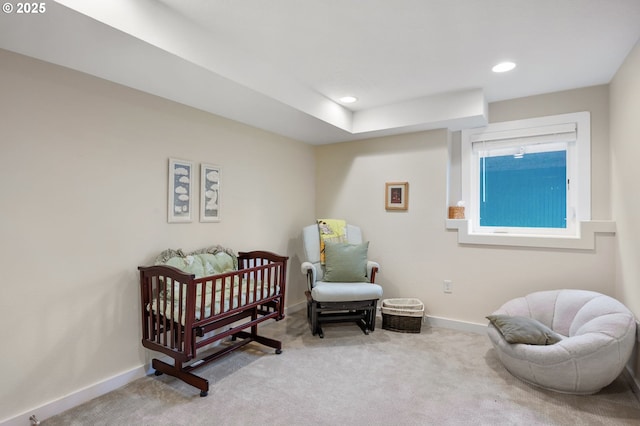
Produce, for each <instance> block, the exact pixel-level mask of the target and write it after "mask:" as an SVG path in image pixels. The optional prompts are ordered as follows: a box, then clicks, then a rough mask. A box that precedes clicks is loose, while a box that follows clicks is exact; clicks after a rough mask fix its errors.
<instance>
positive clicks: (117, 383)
mask: <svg viewBox="0 0 640 426" xmlns="http://www.w3.org/2000/svg"><path fill="white" fill-rule="evenodd" d="M305 308H306V302H304V301H303V302H300V303H296V304H294V305H292V306H289V307H287V308H285V314H291V313H294V312H297V311H300V310H302V309H305ZM169 359H170V358H167V360H169ZM152 372H153V370H152V369H151V367H150V365H146V366H140V367H136V368H134V369H132V370H129V371H126V372H124V373H122V374H119V375H117V376H114V377H111V378H109V379H106V380H103V381H102V382H99V383H96V384H94V385H91V386H88V387H86V388H84V389H80V390H78V391H76V392H73V393H72V394H69V395H67V396H64V397H62V398H59V399H57V400H55V401H51V402H49V403H47V404H44V405H42V406H40V407H35V408H33V409H31V410H28V411H26V412H24V413H22V414H18V415H17V416H15V417H13V418H8V419H3V420H0V426H30V425H31V421H30V420H29V418H30V417H31V416H36V418H37V419H38V420H40V421H42V420H45V419H48V418H49V417H53V416H55V415H58V414H60V413H62V412H64V411H67V410H69V409H71V408H74V407H77V406H78V405H80V404H83V403H85V402H87V401H89V400H91V399H93V398H97V397H99V396H102V395H104V394H106V393H109V392H111V391H113V390H116V389H118V388H120V387H122V386H124V385H126V384H128V383H130V382H132V381H134V380H137V379H139V378H142V377H144V376H146V375H148V374H151V373H152Z"/></svg>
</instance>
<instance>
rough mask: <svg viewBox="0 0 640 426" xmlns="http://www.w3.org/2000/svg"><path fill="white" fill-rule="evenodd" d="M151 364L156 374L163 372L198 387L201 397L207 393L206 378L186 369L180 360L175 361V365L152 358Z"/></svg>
mask: <svg viewBox="0 0 640 426" xmlns="http://www.w3.org/2000/svg"><path fill="white" fill-rule="evenodd" d="M151 366H152V367H153V368H154V369H155V370H156V373H155V374H156V375H158V372H160V373H165V374H168V375H169V376H172V377H176V378H178V379H180V380H182V381H183V382H185V383H187V384H189V385H191V386H193V387H196V388H198V389H200V396H202V397H204V396H207V394H208V393H209V381H208V380H207V379H203V378H202V377H200V376H196V375H195V374H193V373H190V372H189V371H186V368H189V367H186V368H182V363H181V362H180V361H175V365H170V364H167V363H166V362H163V361H160V360H159V359H156V358H154V359H153V360H152V361H151Z"/></svg>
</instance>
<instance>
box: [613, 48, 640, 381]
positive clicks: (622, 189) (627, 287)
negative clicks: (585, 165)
mask: <svg viewBox="0 0 640 426" xmlns="http://www.w3.org/2000/svg"><path fill="white" fill-rule="evenodd" d="M610 86H611V89H610V91H611V92H610V93H611V94H610V98H611V171H612V173H611V182H612V186H611V187H612V191H611V199H612V211H613V217H614V219H615V220H616V222H617V227H618V238H617V239H616V270H615V279H616V295H617V296H618V298H620V300H622V302H623V303H625V304H626V305H627V306H628V307H629V308H630V309H631V310H632V311H633V313H634V314H635V316H636V318H640V222H639V218H640V197H639V196H638V182H640V167H638V161H639V160H640V143H639V142H640V42H638V44H636V46H635V48H634V49H633V50H632V51H631V53H630V54H629V56H628V57H627V59H626V60H625V62H624V64H623V65H622V67H620V69H619V70H618V72H617V73H616V75H615V77H614V78H613V80H612V82H611V85H610ZM631 364H632V367H633V369H634V371H635V377H636V382H637V383H638V384H640V355H639V354H638V351H636V352H635V356H634V359H633V360H632V363H631Z"/></svg>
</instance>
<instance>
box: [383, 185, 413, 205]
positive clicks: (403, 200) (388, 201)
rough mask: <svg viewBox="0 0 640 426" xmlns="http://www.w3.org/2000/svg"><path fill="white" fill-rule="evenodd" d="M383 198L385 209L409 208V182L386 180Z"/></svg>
mask: <svg viewBox="0 0 640 426" xmlns="http://www.w3.org/2000/svg"><path fill="white" fill-rule="evenodd" d="M384 200H385V203H384V204H385V208H386V209H387V210H407V209H408V208H409V182H387V183H386V184H385V197H384Z"/></svg>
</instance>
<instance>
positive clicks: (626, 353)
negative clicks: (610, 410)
mask: <svg viewBox="0 0 640 426" xmlns="http://www.w3.org/2000/svg"><path fill="white" fill-rule="evenodd" d="M487 318H488V319H489V320H490V323H489V327H488V330H487V332H488V335H489V338H490V340H491V342H492V343H493V346H494V348H495V350H496V352H497V354H498V357H499V358H500V360H501V362H502V364H504V366H505V368H506V369H507V370H508V371H509V372H510V373H511V374H513V375H514V376H516V377H518V378H520V379H522V380H523V381H525V382H527V383H530V384H533V385H536V386H539V387H542V388H545V389H549V390H553V391H556V392H562V393H572V394H593V393H597V392H598V391H600V390H601V389H602V388H603V387H605V386H607V385H609V384H611V382H613V381H614V380H615V379H616V378H617V377H618V376H619V375H620V373H621V372H622V370H623V369H624V367H625V365H626V364H627V362H628V360H629V357H630V356H631V352H632V350H633V346H634V344H635V340H636V320H635V318H634V316H633V314H632V313H631V312H630V311H629V309H627V308H626V307H625V306H624V305H623V304H622V303H620V302H619V301H617V300H616V299H614V298H612V297H609V296H606V295H603V294H600V293H597V292H593V291H586V290H567V289H565V290H553V291H540V292H536V293H531V294H529V295H527V296H524V297H519V298H516V299H513V300H510V301H508V302H506V303H505V304H504V305H502V307H500V309H498V310H497V311H495V312H494V313H493V315H490V316H488V317H487Z"/></svg>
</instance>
